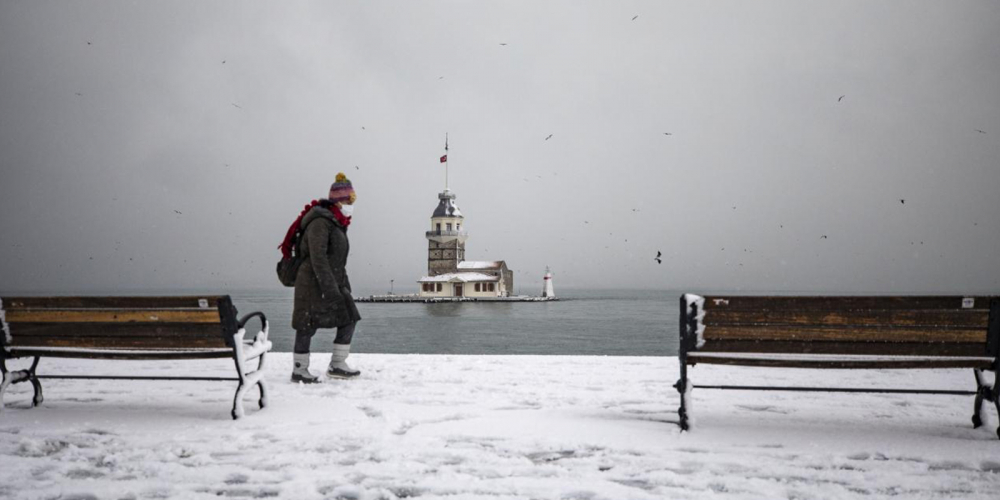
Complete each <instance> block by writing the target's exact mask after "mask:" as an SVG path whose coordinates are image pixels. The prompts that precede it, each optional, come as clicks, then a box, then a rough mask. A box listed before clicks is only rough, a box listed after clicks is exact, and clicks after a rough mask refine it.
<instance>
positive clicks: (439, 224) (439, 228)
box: [437, 222, 441, 233]
mask: <svg viewBox="0 0 1000 500" xmlns="http://www.w3.org/2000/svg"><path fill="white" fill-rule="evenodd" d="M437 226H438V228H437V231H438V232H439V233H440V232H441V223H440V222H438V223H437Z"/></svg>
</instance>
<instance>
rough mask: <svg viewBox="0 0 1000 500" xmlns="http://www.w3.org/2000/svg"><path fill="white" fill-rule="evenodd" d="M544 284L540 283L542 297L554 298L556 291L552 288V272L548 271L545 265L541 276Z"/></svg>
mask: <svg viewBox="0 0 1000 500" xmlns="http://www.w3.org/2000/svg"><path fill="white" fill-rule="evenodd" d="M542 281H543V283H544V285H542V297H544V298H550V299H551V298H555V296H556V292H554V291H553V290H552V272H551V271H549V268H548V266H546V267H545V276H544V277H543V278H542Z"/></svg>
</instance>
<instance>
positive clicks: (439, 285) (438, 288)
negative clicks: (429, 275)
mask: <svg viewBox="0 0 1000 500" xmlns="http://www.w3.org/2000/svg"><path fill="white" fill-rule="evenodd" d="M437 291H439V292H440V291H441V283H438V284H437Z"/></svg>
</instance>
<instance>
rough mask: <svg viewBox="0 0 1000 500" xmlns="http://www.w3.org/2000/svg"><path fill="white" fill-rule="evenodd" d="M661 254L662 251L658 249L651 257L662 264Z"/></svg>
mask: <svg viewBox="0 0 1000 500" xmlns="http://www.w3.org/2000/svg"><path fill="white" fill-rule="evenodd" d="M662 256H663V252H660V251H659V250H657V251H656V257H653V260H655V261H656V263H657V264H662V263H663V260H662V259H660V257H662Z"/></svg>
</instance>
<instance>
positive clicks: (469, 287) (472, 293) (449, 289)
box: [417, 283, 503, 298]
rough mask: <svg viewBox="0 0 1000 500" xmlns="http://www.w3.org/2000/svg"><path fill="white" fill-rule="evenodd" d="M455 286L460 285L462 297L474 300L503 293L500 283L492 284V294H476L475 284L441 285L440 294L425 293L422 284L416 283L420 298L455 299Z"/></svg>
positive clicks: (481, 292)
mask: <svg viewBox="0 0 1000 500" xmlns="http://www.w3.org/2000/svg"><path fill="white" fill-rule="evenodd" d="M485 284H486V283H481V285H485ZM435 285H436V283H435ZM455 285H462V288H463V290H462V297H474V298H482V297H500V296H502V292H503V286H502V283H494V284H493V291H492V292H490V291H487V290H482V289H481V290H480V291H478V292H477V291H476V284H475V283H441V291H440V292H437V291H435V292H425V291H424V286H423V283H417V290H418V292H419V293H418V295H419V296H421V297H456V295H455ZM483 288H486V287H483Z"/></svg>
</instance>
